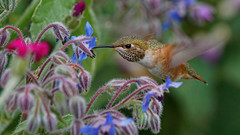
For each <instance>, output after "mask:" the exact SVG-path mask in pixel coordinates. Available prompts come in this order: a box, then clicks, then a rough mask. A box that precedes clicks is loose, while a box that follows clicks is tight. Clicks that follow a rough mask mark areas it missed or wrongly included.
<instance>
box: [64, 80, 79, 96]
mask: <svg viewBox="0 0 240 135" xmlns="http://www.w3.org/2000/svg"><path fill="white" fill-rule="evenodd" d="M60 90H61V91H62V92H63V93H64V94H65V96H66V97H68V98H71V97H73V96H76V95H77V94H78V88H77V84H76V83H74V82H71V81H70V80H68V79H66V80H64V81H63V82H62V83H61V85H60Z"/></svg>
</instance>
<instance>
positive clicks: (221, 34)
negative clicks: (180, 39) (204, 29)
mask: <svg viewBox="0 0 240 135" xmlns="http://www.w3.org/2000/svg"><path fill="white" fill-rule="evenodd" d="M230 33H231V32H230V30H229V28H228V27H223V26H221V27H217V28H215V29H214V30H213V31H212V32H211V33H209V34H207V35H204V36H199V37H198V38H195V39H194V40H193V41H192V42H184V43H181V44H177V43H176V44H175V45H174V52H173V55H172V59H171V62H170V66H171V67H176V66H178V65H180V64H181V63H183V62H187V61H188V60H190V59H192V58H194V57H196V56H198V55H200V54H202V53H203V52H205V51H207V50H209V49H211V48H214V47H221V46H223V45H224V44H225V42H226V41H227V39H228V38H229V37H230V35H231V34H230Z"/></svg>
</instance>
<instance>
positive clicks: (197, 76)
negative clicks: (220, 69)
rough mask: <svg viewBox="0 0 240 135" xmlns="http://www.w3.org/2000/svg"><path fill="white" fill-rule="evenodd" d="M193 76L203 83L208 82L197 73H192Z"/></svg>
mask: <svg viewBox="0 0 240 135" xmlns="http://www.w3.org/2000/svg"><path fill="white" fill-rule="evenodd" d="M192 77H193V78H195V79H198V80H199V81H201V82H203V83H205V84H206V85H208V83H207V82H206V81H204V80H203V79H202V78H201V77H200V76H199V75H192Z"/></svg>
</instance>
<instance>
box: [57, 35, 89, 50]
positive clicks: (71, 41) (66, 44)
mask: <svg viewBox="0 0 240 135" xmlns="http://www.w3.org/2000/svg"><path fill="white" fill-rule="evenodd" d="M86 40H91V38H83V39H80V40H79V39H77V40H70V41H68V42H67V43H65V44H64V45H63V46H62V48H61V50H62V51H63V50H64V49H65V48H66V47H67V46H68V45H70V44H72V43H75V42H82V41H86ZM84 47H85V46H84ZM85 48H86V47H85ZM86 53H88V52H86Z"/></svg>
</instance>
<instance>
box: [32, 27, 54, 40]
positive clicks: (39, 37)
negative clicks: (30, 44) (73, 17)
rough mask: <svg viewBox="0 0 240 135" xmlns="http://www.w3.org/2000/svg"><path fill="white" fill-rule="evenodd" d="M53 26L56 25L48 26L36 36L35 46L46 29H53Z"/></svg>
mask: <svg viewBox="0 0 240 135" xmlns="http://www.w3.org/2000/svg"><path fill="white" fill-rule="evenodd" d="M55 25H56V24H54V23H53V24H49V25H48V26H47V27H45V28H44V29H43V30H42V31H41V33H40V34H39V35H38V37H37V40H36V41H35V43H36V44H37V43H38V42H39V41H40V39H41V38H42V36H43V34H44V33H45V32H46V31H47V30H48V29H50V28H52V27H54V26H55Z"/></svg>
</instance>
